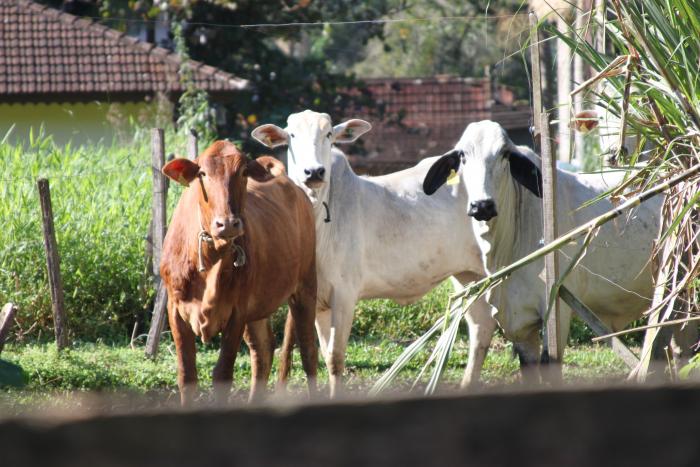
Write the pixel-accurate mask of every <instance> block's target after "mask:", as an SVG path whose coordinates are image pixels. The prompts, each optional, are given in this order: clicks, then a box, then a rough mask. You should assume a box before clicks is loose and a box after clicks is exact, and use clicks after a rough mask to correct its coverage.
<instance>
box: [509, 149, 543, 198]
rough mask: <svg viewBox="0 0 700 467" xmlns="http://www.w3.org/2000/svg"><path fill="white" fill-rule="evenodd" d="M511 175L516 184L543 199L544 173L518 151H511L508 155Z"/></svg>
mask: <svg viewBox="0 0 700 467" xmlns="http://www.w3.org/2000/svg"><path fill="white" fill-rule="evenodd" d="M508 163H509V165H510V174H511V175H512V176H513V178H514V179H515V181H516V182H518V183H520V184H521V185H522V186H524V187H525V188H527V189H528V190H530V191H531V192H532V194H534V195H535V196H537V197H538V198H541V197H542V172H540V169H539V168H538V167H537V166H536V165H535V164H534V162H532V161H531V160H530V159H528V158H527V157H525V156H524V155H522V154H520V153H519V152H517V151H511V152H510V154H509V155H508Z"/></svg>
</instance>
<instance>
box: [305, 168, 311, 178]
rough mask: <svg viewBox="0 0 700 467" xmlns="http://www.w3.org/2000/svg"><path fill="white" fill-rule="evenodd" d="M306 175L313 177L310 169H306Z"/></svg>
mask: <svg viewBox="0 0 700 467" xmlns="http://www.w3.org/2000/svg"><path fill="white" fill-rule="evenodd" d="M304 175H306V176H307V177H308V176H309V175H311V171H310V170H309V169H304Z"/></svg>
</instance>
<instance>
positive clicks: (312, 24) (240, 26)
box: [81, 13, 527, 29]
mask: <svg viewBox="0 0 700 467" xmlns="http://www.w3.org/2000/svg"><path fill="white" fill-rule="evenodd" d="M518 16H527V13H513V14H510V15H463V16H434V17H426V18H382V19H361V20H348V21H300V22H295V23H252V24H227V23H209V22H205V21H186V20H185V22H186V24H187V25H189V26H207V27H211V28H221V29H258V28H259V29H272V28H289V27H319V26H322V27H325V26H346V25H353V24H395V23H419V22H424V23H425V22H447V21H462V22H468V21H492V20H501V19H507V18H515V17H518ZM81 18H88V19H92V20H95V21H99V22H102V21H112V22H124V23H142V24H148V23H153V24H156V23H162V22H163V21H161V20H157V19H145V18H123V17H122V18H114V17H111V18H103V17H100V16H81Z"/></svg>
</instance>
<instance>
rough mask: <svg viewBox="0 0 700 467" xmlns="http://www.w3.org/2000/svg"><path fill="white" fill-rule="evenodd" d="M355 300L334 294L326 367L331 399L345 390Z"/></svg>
mask: <svg viewBox="0 0 700 467" xmlns="http://www.w3.org/2000/svg"><path fill="white" fill-rule="evenodd" d="M355 303H356V301H355V300H354V299H351V298H348V297H343V296H341V295H340V294H339V293H338V292H334V293H333V298H332V300H331V312H330V315H331V329H330V337H329V341H328V353H327V354H326V365H327V366H328V381H329V383H330V397H331V398H335V397H337V396H338V395H339V393H340V392H341V391H342V390H343V373H344V371H345V351H346V349H347V346H348V340H349V339H350V330H351V329H352V318H353V315H354V313H355Z"/></svg>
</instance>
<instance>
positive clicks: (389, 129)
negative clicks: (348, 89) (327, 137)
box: [347, 77, 530, 174]
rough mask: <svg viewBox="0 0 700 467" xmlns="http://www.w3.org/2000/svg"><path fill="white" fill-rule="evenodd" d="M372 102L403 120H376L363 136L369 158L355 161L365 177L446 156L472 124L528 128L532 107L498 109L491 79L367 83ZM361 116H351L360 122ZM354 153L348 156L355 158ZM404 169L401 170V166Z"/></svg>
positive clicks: (386, 79) (425, 79)
mask: <svg viewBox="0 0 700 467" xmlns="http://www.w3.org/2000/svg"><path fill="white" fill-rule="evenodd" d="M365 83H366V85H367V88H368V90H369V91H370V93H371V95H372V98H373V100H374V101H375V103H377V104H383V105H384V106H385V107H384V110H385V112H386V113H387V114H388V115H389V116H392V117H395V116H396V115H403V117H404V118H403V120H402V121H401V125H400V126H399V125H396V124H395V123H391V122H377V121H376V119H372V118H371V117H370V120H373V122H372V123H373V128H372V131H370V132H369V133H367V134H366V135H363V136H362V139H361V141H362V147H363V152H364V153H365V154H366V157H356V158H354V159H353V166H354V167H355V168H356V169H357V170H358V171H360V172H362V173H366V172H367V173H373V174H377V173H385V172H386V171H390V170H398V169H400V168H403V167H405V166H408V165H410V164H412V163H414V162H415V161H416V160H418V159H421V158H423V157H426V156H430V155H437V154H442V153H443V152H445V151H447V150H448V149H450V148H452V147H453V146H454V144H455V143H456V142H457V141H458V140H459V137H460V136H461V135H462V132H463V131H464V128H465V127H466V126H467V125H468V124H469V123H471V122H475V121H478V120H484V119H491V120H495V121H498V122H501V123H502V124H504V127H505V128H506V129H508V130H522V129H526V128H527V127H528V125H529V118H530V108H529V107H528V106H524V107H517V108H516V107H506V106H499V105H495V104H494V100H493V97H492V93H491V82H490V80H489V79H488V78H459V77H434V78H423V79H413V78H398V79H396V78H377V79H367V80H365ZM362 114H363V111H361V110H360V111H359V113H358V114H352V115H347V117H348V118H350V117H361V116H362ZM356 152H357V151H356V148H350V149H349V153H350V154H353V153H356ZM402 164H403V165H402Z"/></svg>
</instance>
